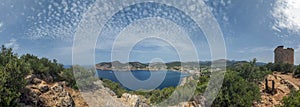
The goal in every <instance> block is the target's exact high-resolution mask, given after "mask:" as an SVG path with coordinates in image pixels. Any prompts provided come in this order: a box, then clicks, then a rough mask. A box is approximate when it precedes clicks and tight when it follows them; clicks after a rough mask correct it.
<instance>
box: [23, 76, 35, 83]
mask: <svg viewBox="0 0 300 107" xmlns="http://www.w3.org/2000/svg"><path fill="white" fill-rule="evenodd" d="M34 78H37V76H36V75H34V74H30V75H27V76H26V77H25V79H26V80H27V81H28V82H29V83H32V81H33V79H34Z"/></svg>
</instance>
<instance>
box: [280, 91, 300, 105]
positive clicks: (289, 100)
mask: <svg viewBox="0 0 300 107" xmlns="http://www.w3.org/2000/svg"><path fill="white" fill-rule="evenodd" d="M283 106H284V107H300V91H295V90H292V92H291V93H290V96H288V97H284V98H283Z"/></svg>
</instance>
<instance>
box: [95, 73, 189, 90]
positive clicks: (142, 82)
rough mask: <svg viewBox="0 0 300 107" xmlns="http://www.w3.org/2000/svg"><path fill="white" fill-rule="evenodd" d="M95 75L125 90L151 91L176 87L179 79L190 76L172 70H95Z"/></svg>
mask: <svg viewBox="0 0 300 107" xmlns="http://www.w3.org/2000/svg"><path fill="white" fill-rule="evenodd" d="M96 75H98V76H99V77H101V78H103V79H109V80H111V81H114V82H117V83H120V84H121V85H122V86H123V87H124V88H126V89H127V90H153V89H163V88H166V87H176V86H178V85H179V84H180V80H181V78H184V77H188V76H191V75H190V74H186V73H181V72H177V71H172V70H156V71H153V70H151V71H149V70H131V71H112V70H97V74H96ZM130 75H132V77H133V78H132V79H131V78H129V77H130ZM151 76H152V77H151ZM117 77H118V78H117Z"/></svg>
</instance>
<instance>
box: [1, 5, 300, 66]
mask: <svg viewBox="0 0 300 107" xmlns="http://www.w3.org/2000/svg"><path fill="white" fill-rule="evenodd" d="M99 1H101V0H99ZM102 1H104V0H102ZM95 2H97V0H91V1H86V0H76V1H75V0H74V1H73V0H2V1H1V3H0V14H1V15H0V44H1V45H5V46H6V47H10V48H13V50H14V51H15V52H16V53H18V54H19V55H22V54H25V53H31V54H34V55H37V56H39V57H46V58H50V59H57V60H58V61H59V62H60V63H63V64H67V65H70V64H72V46H73V43H74V41H73V40H74V36H75V33H76V31H77V30H78V26H79V24H80V22H81V21H82V19H83V17H84V16H85V15H86V14H88V13H86V12H87V11H88V9H90V7H91V6H93V5H94V3H95ZM204 3H205V4H206V5H207V6H208V8H209V10H210V11H211V13H212V14H213V15H214V17H215V18H216V20H217V22H218V24H219V26H220V28H221V31H222V33H223V37H224V41H225V46H226V52H227V54H226V56H227V59H230V60H238V61H239V60H246V61H249V60H251V59H253V58H257V60H258V61H259V62H273V50H274V49H275V48H276V47H277V46H279V45H284V46H285V47H291V48H294V49H295V63H296V64H300V42H299V41H300V13H299V11H300V1H299V0H288V1H286V0H204ZM106 4H112V3H110V2H106V3H102V4H101V5H99V7H100V8H101V9H102V8H103V10H101V11H105V9H111V8H115V7H105V5H106ZM116 8H118V10H119V11H117V12H116V13H115V14H114V15H113V16H112V17H111V19H110V20H108V21H107V22H106V23H105V27H104V28H103V29H100V28H99V30H101V33H100V34H99V38H98V40H97V43H96V46H95V47H94V48H93V49H94V50H95V62H109V61H111V59H112V54H114V55H115V56H116V57H114V58H115V59H113V60H120V61H123V62H125V61H126V60H125V59H124V58H129V61H140V62H151V60H152V59H155V58H160V59H162V60H163V61H165V62H170V61H177V60H182V61H194V60H200V61H209V60H210V59H211V52H210V49H209V46H210V45H209V44H208V42H207V39H206V38H205V34H204V33H203V32H202V31H201V28H200V27H199V26H197V24H196V23H195V22H194V21H193V20H194V19H192V18H191V17H189V16H187V15H186V14H185V13H184V12H182V11H180V10H181V9H177V8H175V7H172V6H168V5H164V4H160V5H157V4H155V3H145V4H142V5H132V6H129V7H125V8H121V7H116ZM186 8H188V9H192V10H194V9H195V7H193V6H192V5H186ZM135 9H136V10H135ZM157 11H162V12H157ZM92 14H97V13H92ZM97 15H99V14H97ZM101 15H102V14H101ZM101 15H100V16H101ZM87 16H88V15H87ZM87 36H88V35H87ZM112 49H113V50H112ZM128 50H130V51H128ZM194 51H196V54H197V55H198V57H199V59H195V58H194V57H191V56H193V52H194ZM126 52H127V53H128V52H129V54H124V53H126ZM178 53H179V54H178ZM179 56H184V58H183V59H182V58H181V57H179ZM83 60H84V59H83ZM82 63H88V62H84V61H83V62H82Z"/></svg>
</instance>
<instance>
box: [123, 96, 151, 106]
mask: <svg viewBox="0 0 300 107" xmlns="http://www.w3.org/2000/svg"><path fill="white" fill-rule="evenodd" d="M121 100H122V101H124V102H126V103H129V105H130V106H133V107H149V105H148V104H146V99H145V98H143V97H142V96H138V95H131V94H128V93H124V94H122V97H121Z"/></svg>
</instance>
